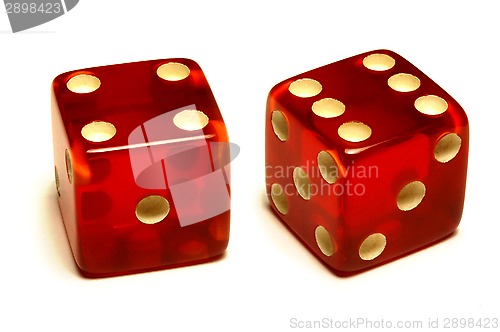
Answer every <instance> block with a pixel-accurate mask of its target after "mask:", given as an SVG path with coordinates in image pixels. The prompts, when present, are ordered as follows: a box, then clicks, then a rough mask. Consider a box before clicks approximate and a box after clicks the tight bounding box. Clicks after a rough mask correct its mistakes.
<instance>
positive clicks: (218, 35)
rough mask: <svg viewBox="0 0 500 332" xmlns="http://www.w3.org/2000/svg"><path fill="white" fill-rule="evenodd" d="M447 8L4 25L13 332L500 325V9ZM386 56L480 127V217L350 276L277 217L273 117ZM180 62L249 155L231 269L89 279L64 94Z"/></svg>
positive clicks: (195, 11) (237, 190) (129, 15)
mask: <svg viewBox="0 0 500 332" xmlns="http://www.w3.org/2000/svg"><path fill="white" fill-rule="evenodd" d="M443 3H444V1H443V2H439V3H438V2H437V1H416V2H414V3H413V4H411V5H408V4H407V2H406V1H404V2H403V1H366V2H354V1H352V2H351V1H341V2H336V4H334V2H333V1H267V3H263V2H258V1H250V2H244V3H243V2H239V1H232V2H229V1H228V2H227V3H225V2H223V1H213V0H212V1H141V2H138V1H136V2H125V1H97V0H92V1H91V0H82V1H80V4H79V5H78V6H77V7H75V8H74V9H73V10H72V11H71V12H69V13H68V14H67V15H64V16H63V17H61V18H59V19H56V20H54V21H52V22H49V23H47V24H45V25H42V26H39V27H36V28H34V29H31V30H29V31H27V32H24V33H19V34H12V33H10V32H8V31H9V29H10V28H9V25H8V20H7V15H6V14H4V13H3V12H2V13H0V30H1V31H2V32H1V33H0V45H1V53H0V110H1V112H2V121H1V122H2V124H3V126H2V130H1V131H0V138H1V142H2V143H1V144H2V150H3V157H2V161H3V162H2V164H1V174H2V179H3V180H2V183H1V187H0V188H1V189H0V190H1V191H2V196H1V197H2V218H1V223H2V231H1V232H0V255H1V256H0V262H1V283H0V305H1V309H0V330H1V331H17V330H24V331H27V330H31V331H33V330H47V331H49V330H50V331H89V330H92V331H106V330H109V331H261V330H266V331H287V330H293V328H291V326H290V319H291V318H293V317H296V318H298V319H300V320H320V319H323V318H329V319H330V318H331V319H335V320H349V319H356V318H358V317H359V318H367V319H371V320H374V321H375V320H376V321H380V320H381V319H384V320H385V321H387V320H391V321H394V322H396V321H399V320H422V321H423V322H424V326H426V324H427V322H428V320H429V318H432V319H435V318H440V319H441V323H443V322H444V319H445V318H446V317H449V318H469V317H476V318H481V317H483V318H487V317H489V318H493V317H499V316H500V310H499V309H500V305H499V299H498V295H499V287H498V280H500V272H499V269H498V252H499V249H498V238H499V234H500V223H499V217H498V215H499V213H498V206H499V205H498V187H499V185H500V183H499V181H500V180H499V176H498V158H497V157H498V149H499V147H498V124H499V122H500V115H499V111H498V105H499V102H498V95H499V83H498V82H499V79H498V78H499V76H500V69H499V68H500V67H499V66H498V59H497V57H498V51H499V47H498V32H499V31H500V24H499V21H498V15H497V9H498V7H497V6H494V4H495V2H494V1H489V2H487V1H484V2H481V5H479V4H478V5H473V4H472V3H470V2H469V4H468V5H463V4H460V3H459V2H458V1H457V2H451V1H450V2H448V4H443ZM378 48H388V49H392V50H394V51H396V52H398V53H400V54H401V55H403V56H404V57H406V58H407V59H409V60H410V61H411V62H413V63H414V64H415V65H416V66H417V67H419V68H420V69H421V70H422V71H424V72H425V73H427V74H428V75H429V76H430V77H431V78H432V79H434V80H435V81H436V82H437V83H438V84H439V85H441V86H442V87H443V88H444V89H445V90H447V91H448V92H449V93H450V94H451V95H452V96H454V97H455V98H456V99H457V100H458V101H459V102H460V103H461V105H462V106H463V107H464V109H465V110H466V111H467V113H468V116H469V120H470V125H471V147H470V164H469V177H468V188H467V198H466V205H465V211H464V216H463V219H462V223H461V225H460V228H459V232H458V234H457V235H456V236H454V237H453V238H451V239H449V240H448V241H445V242H443V243H441V244H439V245H437V246H434V247H431V248H429V249H427V250H424V251H421V252H419V253H417V254H414V255H411V256H408V257H406V258H403V259H400V260H398V261H395V262H393V263H391V264H388V265H385V266H382V267H380V268H377V269H374V270H371V271H369V272H367V273H363V274H360V275H357V276H354V277H351V278H339V277H337V276H335V275H334V274H332V273H331V272H329V271H328V270H327V269H326V268H325V267H324V266H323V265H322V264H321V263H320V262H319V261H317V260H316V258H314V257H313V256H312V255H311V254H310V253H309V252H308V251H307V250H306V249H305V248H304V247H302V246H301V245H300V244H299V243H298V241H297V240H296V239H295V238H294V237H293V236H292V235H291V234H290V233H289V232H288V231H287V230H286V229H285V227H284V226H282V224H280V223H279V222H278V220H277V219H276V218H275V217H274V215H273V214H272V213H271V212H270V210H269V209H268V208H267V202H266V199H265V195H264V112H265V101H266V97H267V93H268V91H269V89H270V88H271V87H272V86H273V85H274V84H275V83H277V82H279V81H281V80H283V79H286V78H288V77H290V76H292V75H295V74H298V73H301V72H303V71H306V70H310V69H313V68H316V67H318V66H321V65H325V64H328V63H331V62H333V61H336V60H340V59H343V58H346V57H349V56H351V55H355V54H358V53H361V52H364V51H368V50H372V49H378ZM168 57H188V58H192V59H194V60H196V61H197V62H198V63H199V64H200V65H201V67H202V68H203V69H204V71H205V74H206V76H207V78H208V80H209V82H210V84H211V87H212V89H213V92H214V94H215V97H216V99H217V101H218V103H219V107H220V109H221V111H222V113H223V116H224V118H225V122H226V125H227V127H228V129H229V134H230V138H231V140H232V141H233V142H235V143H237V144H239V145H240V146H241V154H240V156H239V157H238V159H236V160H235V161H234V163H233V166H232V167H233V168H232V170H233V178H232V181H233V182H232V188H233V195H232V199H233V200H232V233H231V240H230V244H229V248H228V251H227V256H226V257H225V258H224V259H223V260H221V261H217V262H215V263H211V264H205V265H198V266H194V267H187V268H180V269H174V270H166V271H159V272H154V273H145V274H137V275H130V276H125V277H118V278H109V279H97V280H91V279H84V278H82V277H80V276H79V275H78V273H77V271H76V269H75V266H74V263H73V258H72V256H71V252H70V248H69V245H68V242H67V239H66V235H65V232H64V228H63V224H62V221H61V217H60V214H59V211H58V207H57V203H56V198H55V189H54V184H53V163H52V141H51V120H50V104H49V97H50V95H49V91H50V83H51V81H52V79H53V78H54V77H55V76H56V75H58V74H60V73H62V72H65V71H68V70H73V69H79V68H85V67H90V66H97V65H107V64H115V63H121V62H131V61H140V60H148V59H156V58H168ZM295 330H297V329H295ZM359 330H361V329H359Z"/></svg>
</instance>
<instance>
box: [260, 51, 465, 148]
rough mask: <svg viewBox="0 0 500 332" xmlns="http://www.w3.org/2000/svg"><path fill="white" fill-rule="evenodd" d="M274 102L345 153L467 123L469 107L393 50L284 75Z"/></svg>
mask: <svg viewBox="0 0 500 332" xmlns="http://www.w3.org/2000/svg"><path fill="white" fill-rule="evenodd" d="M269 105H270V107H271V108H273V109H286V110H287V111H288V112H291V113H292V114H293V115H294V116H296V117H297V118H298V119H300V121H301V122H302V123H304V124H307V127H309V128H310V129H311V130H313V131H314V132H317V133H318V134H319V135H320V136H321V137H322V138H323V139H324V140H325V143H326V144H327V145H332V146H335V147H338V150H339V153H342V154H346V155H353V154H362V153H364V152H365V151H366V152H368V151H369V150H370V149H371V148H373V147H377V146H378V145H380V144H387V143H390V142H391V140H393V139H401V138H404V137H411V136H412V135H413V134H417V133H422V132H424V133H430V134H431V133H437V132H441V131H442V130H443V128H445V129H447V130H449V131H453V129H454V128H463V127H467V126H468V120H467V116H466V114H465V112H464V111H463V109H462V108H461V106H460V105H459V104H458V103H457V102H456V101H455V100H454V99H453V98H452V97H451V96H450V95H449V94H448V93H447V92H446V91H444V90H443V89H442V88H440V87H439V86H438V85H437V84H436V83H434V82H433V81H432V80H431V79H430V78H429V77H427V76H426V75H425V74H424V73H422V72H421V71H420V70H419V69H418V68H416V67H415V66H414V65H413V64H411V63H410V62H408V61H407V60H406V59H404V58H403V57H401V56H400V55H398V54H396V53H394V52H392V51H388V50H377V51H372V52H367V53H364V54H360V55H357V56H354V57H351V58H348V59H345V60H341V61H338V62H335V63H332V64H329V65H326V66H323V67H320V68H317V69H314V70H311V71H308V72H305V73H303V74H300V75H298V76H295V77H292V78H290V79H288V80H285V81H283V82H281V83H279V84H278V85H276V86H275V87H274V88H273V89H272V90H271V92H270V94H269ZM283 126H286V123H285V124H284V125H283ZM282 130H284V129H283V128H282Z"/></svg>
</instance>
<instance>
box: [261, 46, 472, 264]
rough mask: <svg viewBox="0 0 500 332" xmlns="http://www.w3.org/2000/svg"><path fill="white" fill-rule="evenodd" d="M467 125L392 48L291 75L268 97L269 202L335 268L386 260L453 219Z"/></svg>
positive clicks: (448, 228)
mask: <svg viewBox="0 0 500 332" xmlns="http://www.w3.org/2000/svg"><path fill="white" fill-rule="evenodd" d="M468 131H469V129H468V120H467V117H466V115H465V113H464V111H463V109H462V108H461V107H460V105H458V103H457V102H456V101H455V100H454V99H453V98H452V97H451V96H450V95H449V94H448V93H446V92H445V91H444V90H443V89H442V88H440V87H439V86H438V85H437V84H436V83H434V82H433V81H432V80H431V79H429V78H428V77H427V76H426V75H424V74H423V73H422V72H421V71H420V70H418V69H417V68H416V67H415V66H413V65H412V64H411V63H409V62H408V61H407V60H405V59H404V58H402V57H401V56H399V55H398V54H396V53H394V52H391V51H387V50H379V51H373V52H368V53H365V54H361V55H358V56H355V57H352V58H349V59H346V60H342V61H339V62H336V63H333V64H330V65H327V66H324V67H321V68H318V69H315V70H312V71H310V72H306V73H304V74H301V75H298V76H296V77H293V78H290V79H288V80H286V81H284V82H282V83H280V84H278V85H277V86H275V87H274V88H273V89H272V90H271V92H270V95H269V98H268V104H267V113H266V182H267V191H268V195H269V198H270V202H271V206H272V207H273V208H274V210H275V211H276V213H277V215H278V216H279V217H280V218H281V219H282V221H283V222H284V223H285V224H287V225H288V226H289V227H290V228H291V230H293V231H294V233H295V234H296V235H297V236H299V237H300V238H301V239H302V240H303V242H304V243H306V245H307V246H308V247H309V248H310V249H311V250H312V251H313V252H314V253H315V254H316V255H317V256H318V257H319V258H320V259H322V260H323V261H324V262H325V263H326V264H328V265H329V266H330V267H332V268H333V269H335V270H339V271H348V272H351V271H358V270H362V269H366V268H369V267H370V266H373V265H377V264H380V263H383V262H386V261H388V260H391V259H393V258H396V257H398V256H401V255H404V254H405V253H408V252H411V251H414V250H416V249H419V248H422V247H425V246H426V245H429V244H431V243H433V242H435V241H437V240H439V239H441V238H443V237H445V236H447V235H448V234H450V233H452V232H453V231H454V230H455V229H456V228H457V226H458V224H459V221H460V218H461V214H462V209H463V202H464V194H465V181H466V173H467V156H468V144H469V143H468V140H469V134H468Z"/></svg>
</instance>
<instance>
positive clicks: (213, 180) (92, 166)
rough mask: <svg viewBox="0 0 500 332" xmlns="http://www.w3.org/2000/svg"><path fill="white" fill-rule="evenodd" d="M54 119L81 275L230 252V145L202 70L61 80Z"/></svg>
mask: <svg viewBox="0 0 500 332" xmlns="http://www.w3.org/2000/svg"><path fill="white" fill-rule="evenodd" d="M52 119H53V136H54V160H55V172H56V185H57V191H58V196H59V205H60V208H61V212H62V216H63V220H64V224H65V227H66V231H67V234H68V238H69V241H70V244H71V248H72V251H73V255H74V257H75V260H76V262H77V265H78V266H79V268H80V269H81V270H82V272H84V273H85V274H88V275H96V276H99V275H107V274H110V275H112V274H123V273H129V272H134V271H140V270H148V269H156V268H162V267H167V266H176V265H180V264H188V263H191V262H199V261H203V260H206V259H209V258H211V257H214V256H217V255H220V254H222V253H223V252H224V250H225V248H226V246H227V243H228V238H229V213H230V212H229V203H230V193H229V191H230V190H229V189H230V188H229V146H228V136H227V131H226V128H225V125H224V122H223V119H222V116H221V114H220V112H219V110H218V107H217V104H216V102H215V99H214V97H213V95H212V92H211V90H210V87H209V85H208V82H207V80H206V78H205V76H204V74H203V72H202V71H201V69H200V67H199V66H198V65H197V64H196V63H195V62H193V61H192V60H188V59H168V60H155V61H145V62H137V63H128V64H121V65H113V66H105V67H97V68H91V69H86V70H78V71H73V72H69V73H65V74H62V75H59V76H58V77H57V78H56V79H55V80H54V82H53V89H52Z"/></svg>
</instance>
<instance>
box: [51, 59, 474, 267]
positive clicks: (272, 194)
mask: <svg viewBox="0 0 500 332" xmlns="http://www.w3.org/2000/svg"><path fill="white" fill-rule="evenodd" d="M52 118H53V134H54V153H55V157H54V158H55V177H56V187H57V193H58V196H59V205H60V208H61V212H62V216H63V220H64V224H65V228H66V232H67V235H68V238H69V242H70V245H71V248H72V251H73V255H74V257H75V260H76V263H77V265H78V267H79V269H80V270H81V272H82V273H83V274H84V275H88V276H105V275H116V274H124V273H131V272H137V271H144V270H151V269H158V268H164V267H172V266H179V265H185V264H191V263H198V262H202V261H204V260H209V259H214V258H215V257H217V256H220V255H221V254H222V253H223V252H224V251H225V249H226V246H227V243H228V240H229V224H230V222H229V219H230V179H229V164H230V161H231V156H230V155H231V148H230V143H229V140H228V135H227V131H226V127H225V125H224V122H223V119H222V116H221V114H220V112H219V109H218V107H217V104H216V101H215V99H214V97H213V94H212V92H211V91H210V87H209V85H208V82H207V80H206V78H205V76H204V74H203V72H202V70H201V69H200V67H199V66H198V65H197V64H196V63H195V62H193V61H192V60H188V59H168V60H155V61H146V62H138V63H129V64H121V65H113V66H106V67H97V68H91V69H85V70H77V71H73V72H69V73H65V74H62V75H59V76H58V77H57V78H56V79H55V80H54V82H53V89H52ZM468 135H469V134H468V121H467V117H466V115H465V113H464V111H463V109H462V108H461V107H460V106H459V105H458V103H457V102H456V101H455V100H454V99H453V98H451V96H449V95H448V94H447V93H446V92H445V91H444V90H443V89H441V88H440V87H439V86H437V85H436V84H435V83H434V82H433V81H432V80H431V79H429V78H428V77H427V76H425V75H424V74H423V73H422V72H421V71H419V70H418V69H417V68H416V67H414V66H413V65H412V64H410V63H409V62H408V61H407V60H405V59H404V58H402V57H401V56H399V55H398V54H396V53H394V52H391V51H388V50H378V51H372V52H368V53H365V54H361V55H357V56H354V57H351V58H349V59H345V60H342V61H339V62H335V63H332V64H330V65H327V66H324V67H321V68H318V69H315V70H312V71H309V72H306V73H303V74H300V75H298V76H296V77H293V78H290V79H288V80H285V81H283V82H281V83H279V84H278V85H276V86H275V87H274V88H273V89H272V90H271V92H270V94H269V97H268V102H267V111H266V152H265V153H266V187H267V194H268V196H269V200H270V203H271V206H272V208H273V209H274V210H275V212H276V215H277V216H278V217H279V218H280V219H281V220H282V221H283V222H284V223H285V224H286V225H288V226H289V228H290V229H291V230H292V231H293V232H294V233H295V234H296V235H297V236H298V237H299V238H300V239H301V240H302V241H303V242H304V243H305V244H306V246H308V247H309V249H310V250H311V251H312V252H314V253H315V254H316V255H317V256H318V258H320V259H321V260H322V261H324V262H325V263H326V264H327V265H328V266H330V267H331V268H332V269H333V270H336V271H343V272H353V271H359V270H363V269H367V268H369V267H372V266H374V265H378V264H380V263H383V262H387V261H389V260H391V259H393V258H396V257H398V256H401V255H403V254H406V253H408V252H411V251H414V250H416V249H418V248H422V247H425V246H427V245H429V244H431V243H433V242H435V241H438V240H439V239H442V238H444V237H445V236H447V235H449V234H450V233H452V232H453V231H454V230H455V229H456V227H457V226H458V224H459V222H460V218H461V214H462V209H463V202H464V194H465V180H466V173H467V155H468Z"/></svg>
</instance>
